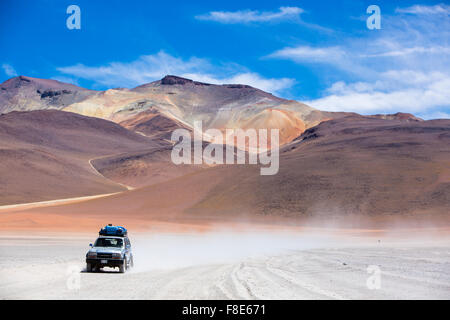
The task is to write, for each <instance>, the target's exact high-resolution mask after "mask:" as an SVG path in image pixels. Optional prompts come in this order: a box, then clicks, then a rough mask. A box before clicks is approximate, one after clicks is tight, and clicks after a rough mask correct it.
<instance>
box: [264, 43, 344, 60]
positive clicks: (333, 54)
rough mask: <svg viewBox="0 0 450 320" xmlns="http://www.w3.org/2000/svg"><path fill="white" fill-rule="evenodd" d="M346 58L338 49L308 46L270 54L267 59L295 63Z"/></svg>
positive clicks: (285, 49)
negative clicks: (279, 59) (280, 59)
mask: <svg viewBox="0 0 450 320" xmlns="http://www.w3.org/2000/svg"><path fill="white" fill-rule="evenodd" d="M345 56H346V53H345V51H343V50H342V49H341V48H340V47H322V48H314V47H310V46H298V47H287V48H283V49H281V50H278V51H275V52H274V53H272V54H270V55H269V56H268V57H269V58H282V59H288V60H292V61H295V62H305V61H308V62H326V63H330V62H331V61H340V60H342V59H343V58H344V57H345Z"/></svg>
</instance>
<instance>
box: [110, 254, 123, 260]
mask: <svg viewBox="0 0 450 320" xmlns="http://www.w3.org/2000/svg"><path fill="white" fill-rule="evenodd" d="M112 257H113V259H120V258H122V254H121V253H113V254H112Z"/></svg>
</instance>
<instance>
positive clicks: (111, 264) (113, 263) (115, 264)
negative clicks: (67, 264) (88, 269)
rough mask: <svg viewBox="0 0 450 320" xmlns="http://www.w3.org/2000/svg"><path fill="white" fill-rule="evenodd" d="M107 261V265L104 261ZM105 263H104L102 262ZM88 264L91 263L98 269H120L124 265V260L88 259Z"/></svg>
mask: <svg viewBox="0 0 450 320" xmlns="http://www.w3.org/2000/svg"><path fill="white" fill-rule="evenodd" d="M103 260H106V263H105V262H104V261H103ZM102 261H103V262H102ZM86 263H90V264H91V265H93V266H97V267H100V268H102V267H119V266H121V265H123V260H122V259H86Z"/></svg>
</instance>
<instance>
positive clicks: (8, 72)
mask: <svg viewBox="0 0 450 320" xmlns="http://www.w3.org/2000/svg"><path fill="white" fill-rule="evenodd" d="M2 69H3V72H5V74H6V75H7V76H8V77H17V72H16V70H15V69H14V68H13V67H12V66H11V65H10V64H8V63H4V64H2Z"/></svg>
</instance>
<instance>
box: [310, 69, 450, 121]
mask: <svg viewBox="0 0 450 320" xmlns="http://www.w3.org/2000/svg"><path fill="white" fill-rule="evenodd" d="M380 77H381V79H379V80H378V81H376V82H373V83H371V82H356V83H345V82H342V81H340V82H336V83H334V84H333V85H332V86H331V87H330V88H329V89H328V90H327V94H326V95H325V96H324V97H323V98H319V99H316V100H311V101H306V102H305V103H307V104H309V105H311V106H312V107H315V108H318V109H320V110H327V111H348V112H357V113H362V114H374V113H395V112H399V111H402V112H410V113H414V114H416V115H419V116H422V117H424V118H430V117H433V115H434V116H436V115H439V117H445V115H446V113H445V112H443V111H440V110H439V109H441V108H445V107H448V106H449V101H450V76H448V75H445V74H443V73H438V72H434V73H430V74H426V73H420V72H414V71H410V70H400V71H398V70H391V71H388V72H385V73H383V74H382V75H381V76H380Z"/></svg>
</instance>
